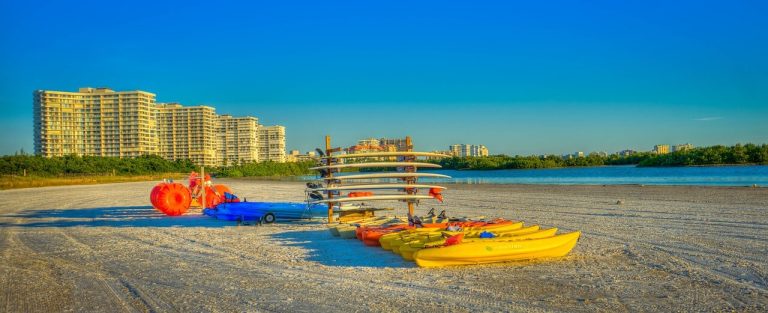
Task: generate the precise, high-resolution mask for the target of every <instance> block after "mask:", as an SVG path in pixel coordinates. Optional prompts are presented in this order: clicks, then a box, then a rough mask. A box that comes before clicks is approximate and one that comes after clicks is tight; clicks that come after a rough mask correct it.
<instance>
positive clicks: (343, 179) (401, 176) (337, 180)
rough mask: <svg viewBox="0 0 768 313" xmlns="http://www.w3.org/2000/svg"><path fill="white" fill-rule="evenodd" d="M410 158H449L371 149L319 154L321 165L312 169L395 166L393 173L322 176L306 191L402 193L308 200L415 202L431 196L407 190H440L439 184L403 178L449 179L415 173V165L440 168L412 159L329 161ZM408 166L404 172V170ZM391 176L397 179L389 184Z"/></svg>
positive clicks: (417, 166)
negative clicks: (357, 160)
mask: <svg viewBox="0 0 768 313" xmlns="http://www.w3.org/2000/svg"><path fill="white" fill-rule="evenodd" d="M391 157H397V158H410V159H413V160H415V159H416V158H418V157H433V158H444V157H449V156H447V155H444V154H438V153H429V152H372V153H356V154H342V155H333V156H326V157H323V158H322V160H323V164H324V165H322V166H317V167H313V168H311V169H313V170H320V171H324V172H326V173H332V172H334V171H339V170H341V169H344V168H396V169H398V171H396V172H376V173H367V174H347V175H338V176H336V175H333V176H330V175H329V176H326V177H323V178H322V181H323V183H325V185H324V187H320V188H312V189H308V192H320V193H324V194H331V193H337V192H338V193H342V192H347V191H353V190H396V191H399V192H403V193H400V194H379V195H370V196H362V197H338V198H326V199H322V200H313V201H310V203H313V204H320V203H334V204H342V203H345V202H363V201H378V200H401V201H408V202H415V201H418V200H427V199H434V197H432V196H430V195H423V194H415V193H413V192H410V193H409V192H408V191H409V190H413V191H415V190H419V189H422V190H435V189H439V190H444V189H446V188H445V187H443V186H437V185H429V184H417V183H405V182H407V181H411V182H414V181H416V180H417V179H418V178H450V176H447V175H442V174H435V173H418V172H416V170H417V169H419V168H441V166H440V165H438V164H434V163H426V162H415V161H392V162H363V163H343V164H333V163H334V161H338V160H343V159H370V158H391ZM406 169H408V171H406ZM384 179H386V180H387V181H385V182H377V183H364V184H352V185H346V186H344V185H342V183H347V182H354V181H360V180H364V181H370V180H384ZM391 179H398V180H399V182H397V183H390V181H391Z"/></svg>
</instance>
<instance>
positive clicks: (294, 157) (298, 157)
mask: <svg viewBox="0 0 768 313" xmlns="http://www.w3.org/2000/svg"><path fill="white" fill-rule="evenodd" d="M315 159H316V154H315V151H309V152H307V153H305V154H301V152H299V150H291V152H290V153H289V154H288V155H286V156H285V162H303V161H311V160H315Z"/></svg>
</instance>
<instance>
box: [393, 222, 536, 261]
mask: <svg viewBox="0 0 768 313" xmlns="http://www.w3.org/2000/svg"><path fill="white" fill-rule="evenodd" d="M521 229H525V228H523V222H517V223H513V224H505V225H489V227H485V226H481V227H468V228H465V229H463V230H460V231H446V230H444V229H439V230H436V231H432V232H422V233H417V234H412V235H407V236H401V237H400V238H396V239H389V243H388V244H389V248H390V249H389V250H392V252H394V253H399V251H398V248H399V246H401V245H403V244H405V243H409V242H413V241H422V242H426V241H432V240H437V239H443V238H444V237H445V236H444V235H456V234H464V238H474V237H479V236H480V234H481V233H482V232H486V231H487V232H491V233H493V234H495V235H497V236H498V235H500V234H505V233H509V232H512V233H514V232H516V231H518V230H521ZM380 241H381V240H380Z"/></svg>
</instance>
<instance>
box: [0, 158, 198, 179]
mask: <svg viewBox="0 0 768 313" xmlns="http://www.w3.org/2000/svg"><path fill="white" fill-rule="evenodd" d="M194 169H195V165H194V164H192V162H190V161H189V160H179V161H169V160H166V159H163V158H161V157H159V156H156V155H147V156H140V157H136V158H117V157H97V156H82V157H81V156H76V155H68V156H63V157H52V158H46V157H41V156H31V155H23V154H22V155H6V156H3V157H1V158H0V175H19V176H21V175H25V174H26V175H30V176H41V177H47V176H61V175H111V174H115V175H145V174H159V173H185V172H190V171H192V170H194Z"/></svg>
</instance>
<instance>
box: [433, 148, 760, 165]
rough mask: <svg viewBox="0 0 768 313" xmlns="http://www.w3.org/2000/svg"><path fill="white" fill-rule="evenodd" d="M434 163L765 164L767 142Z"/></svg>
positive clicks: (474, 158) (483, 158)
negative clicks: (668, 150) (669, 150)
mask: <svg viewBox="0 0 768 313" xmlns="http://www.w3.org/2000/svg"><path fill="white" fill-rule="evenodd" d="M433 162H435V163H438V164H440V165H441V166H442V167H443V168H445V169H458V170H496V169H534V168H557V167H574V166H601V165H638V166H695V165H724V164H768V145H766V144H762V145H755V144H745V145H741V144H737V145H734V146H730V147H728V146H721V145H717V146H711V147H700V148H693V149H690V150H685V151H676V152H672V153H667V154H655V153H651V152H639V153H634V154H632V155H629V156H620V155H618V154H612V155H608V156H601V155H599V154H590V155H587V156H585V157H573V158H563V157H560V156H555V155H548V156H519V155H518V156H508V155H492V156H487V157H463V158H459V157H453V158H446V159H441V160H438V161H433Z"/></svg>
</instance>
